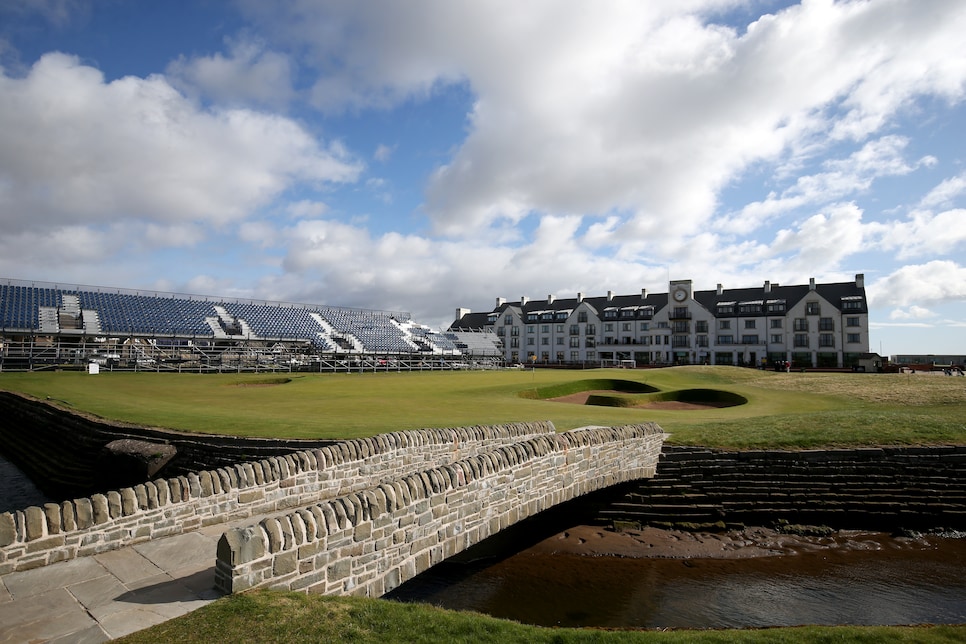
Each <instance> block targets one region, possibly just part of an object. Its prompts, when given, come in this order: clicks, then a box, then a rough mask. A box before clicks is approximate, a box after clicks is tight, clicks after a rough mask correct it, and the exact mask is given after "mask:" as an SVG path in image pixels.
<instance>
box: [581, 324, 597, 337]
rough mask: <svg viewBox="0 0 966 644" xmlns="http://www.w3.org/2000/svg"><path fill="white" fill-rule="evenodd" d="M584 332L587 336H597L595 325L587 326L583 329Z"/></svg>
mask: <svg viewBox="0 0 966 644" xmlns="http://www.w3.org/2000/svg"><path fill="white" fill-rule="evenodd" d="M584 332H585V333H586V334H587V335H597V325H596V324H588V325H587V327H586V328H585V329H584Z"/></svg>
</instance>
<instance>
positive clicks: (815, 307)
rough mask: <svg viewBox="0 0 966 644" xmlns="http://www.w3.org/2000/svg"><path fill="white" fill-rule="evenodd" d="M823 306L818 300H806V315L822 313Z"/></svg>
mask: <svg viewBox="0 0 966 644" xmlns="http://www.w3.org/2000/svg"><path fill="white" fill-rule="evenodd" d="M821 314H822V307H821V306H819V304H818V302H805V315H821Z"/></svg>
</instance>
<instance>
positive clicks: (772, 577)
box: [391, 535, 966, 628]
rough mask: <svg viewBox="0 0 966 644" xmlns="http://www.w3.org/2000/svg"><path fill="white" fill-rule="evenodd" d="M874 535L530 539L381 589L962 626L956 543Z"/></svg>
mask: <svg viewBox="0 0 966 644" xmlns="http://www.w3.org/2000/svg"><path fill="white" fill-rule="evenodd" d="M870 539H873V538H872V537H870ZM866 543H867V544H868V543H872V542H870V541H868V540H867V541H866ZM874 543H875V544H876V545H875V546H874V548H863V549H859V550H850V549H837V550H831V551H821V550H818V551H803V552H798V553H796V554H789V555H784V556H770V557H757V558H744V559H648V558H627V557H614V556H599V557H589V556H582V555H575V554H563V553H553V552H547V551H546V548H540V547H534V548H530V549H527V550H524V551H522V552H519V553H517V554H515V555H512V556H510V557H508V558H505V559H502V560H499V561H492V560H491V561H489V562H487V563H484V562H481V561H476V562H473V563H469V564H460V563H451V562H444V563H443V564H441V565H440V566H436V567H434V568H432V569H430V570H429V571H427V573H424V574H423V575H420V576H419V577H417V578H416V579H414V580H412V581H410V582H409V583H407V584H405V585H403V586H402V587H400V588H399V589H397V590H396V591H395V592H394V593H393V594H392V595H391V596H392V597H393V598H395V599H400V600H403V601H421V602H427V603H432V604H435V605H438V606H442V607H444V608H451V609H457V610H472V611H477V612H482V613H486V614H489V615H493V616H495V617H501V618H506V619H512V620H516V621H520V622H524V623H529V624H536V625H541V626H573V627H610V628H754V627H769V626H794V625H801V624H820V625H837V624H853V625H898V624H920V623H933V624H950V623H964V622H966V539H957V538H938V537H930V538H928V539H918V540H915V541H909V540H895V539H891V538H890V537H888V536H884V535H882V536H877V537H875V538H874Z"/></svg>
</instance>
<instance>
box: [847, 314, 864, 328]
mask: <svg viewBox="0 0 966 644" xmlns="http://www.w3.org/2000/svg"><path fill="white" fill-rule="evenodd" d="M845 326H860V325H859V318H857V317H854V316H853V317H847V318H845Z"/></svg>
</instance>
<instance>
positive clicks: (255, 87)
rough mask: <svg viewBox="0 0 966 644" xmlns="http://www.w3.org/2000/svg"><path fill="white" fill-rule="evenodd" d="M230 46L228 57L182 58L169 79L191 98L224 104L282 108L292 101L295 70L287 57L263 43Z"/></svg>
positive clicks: (170, 67) (173, 65)
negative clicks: (195, 97)
mask: <svg viewBox="0 0 966 644" xmlns="http://www.w3.org/2000/svg"><path fill="white" fill-rule="evenodd" d="M228 45H229V54H228V56H223V55H222V54H220V53H216V54H213V55H211V56H199V57H195V58H187V57H185V56H183V55H182V56H180V57H179V58H178V59H177V60H175V61H173V62H172V63H170V64H169V65H168V68H167V76H168V78H169V79H171V81H172V83H173V84H174V85H175V86H176V87H177V88H178V89H181V90H183V91H185V92H186V93H187V94H188V95H191V96H198V95H200V96H204V97H205V98H207V99H210V100H212V101H214V102H216V103H220V104H223V105H247V104H255V105H265V106H272V107H276V108H281V107H284V106H286V105H287V104H288V103H289V101H291V100H292V98H293V97H294V96H295V92H294V90H293V88H292V77H293V75H294V70H293V65H292V62H291V60H290V59H289V57H288V56H287V55H286V54H283V53H280V52H277V51H266V49H265V46H264V44H263V43H260V42H257V41H252V40H232V41H229V42H228Z"/></svg>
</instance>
